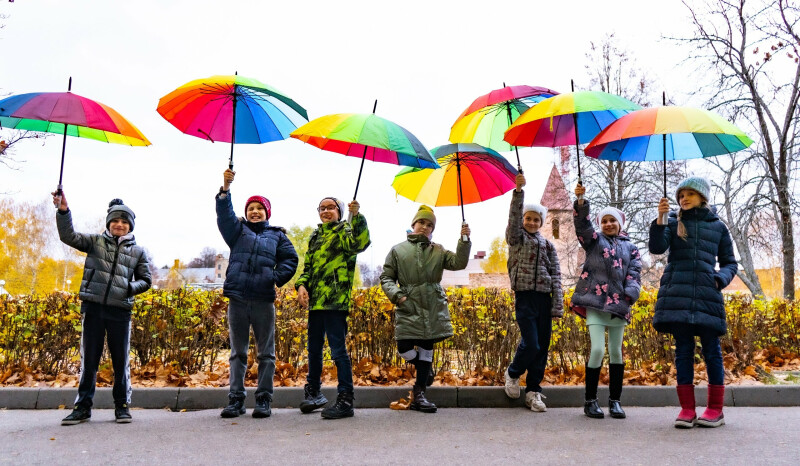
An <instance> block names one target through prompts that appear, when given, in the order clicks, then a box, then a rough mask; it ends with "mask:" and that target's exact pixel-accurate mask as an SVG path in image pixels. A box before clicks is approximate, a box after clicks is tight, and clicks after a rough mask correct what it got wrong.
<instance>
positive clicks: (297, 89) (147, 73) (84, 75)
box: [0, 0, 700, 266]
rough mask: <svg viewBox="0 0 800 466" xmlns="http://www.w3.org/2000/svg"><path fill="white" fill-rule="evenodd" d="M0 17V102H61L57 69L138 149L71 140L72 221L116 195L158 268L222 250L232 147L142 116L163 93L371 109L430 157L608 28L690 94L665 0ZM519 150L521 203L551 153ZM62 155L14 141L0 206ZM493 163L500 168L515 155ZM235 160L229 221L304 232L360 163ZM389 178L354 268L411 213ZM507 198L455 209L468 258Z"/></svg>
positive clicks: (371, 177)
mask: <svg viewBox="0 0 800 466" xmlns="http://www.w3.org/2000/svg"><path fill="white" fill-rule="evenodd" d="M0 14H5V15H7V16H8V17H7V18H6V19H5V20H3V22H4V23H5V28H3V29H0V50H2V52H0V57H2V64H0V92H3V93H15V94H16V93H26V92H55V91H64V90H66V86H67V80H68V78H69V77H70V76H72V78H73V85H72V90H73V92H75V93H76V94H79V95H82V96H84V97H88V98H91V99H93V100H96V101H99V102H102V103H104V104H106V105H109V106H111V107H113V108H114V109H116V110H117V111H118V112H120V113H121V114H122V115H123V116H125V117H126V118H128V119H129V120H130V121H131V122H132V123H133V124H134V125H136V126H137V127H138V128H139V129H140V130H141V131H142V132H143V133H144V134H145V135H146V136H147V137H148V139H150V141H151V142H152V146H149V147H144V148H142V147H129V146H121V145H114V144H105V143H100V142H97V141H91V140H87V139H80V138H68V140H67V158H66V167H65V170H64V191H65V193H66V195H67V197H68V199H69V202H70V208H71V209H72V211H73V215H74V217H75V219H76V225H78V226H80V225H84V224H88V223H93V222H95V221H96V219H97V218H99V217H104V216H105V211H106V208H107V204H108V201H109V200H110V199H112V198H114V197H119V198H121V199H123V200H124V201H125V203H126V204H128V205H129V206H130V207H131V208H132V209H133V210H134V211H135V212H136V215H137V218H136V229H135V234H136V238H137V241H138V242H139V244H141V245H143V246H145V247H147V248H148V249H149V250H150V251H151V253H152V254H153V256H154V259H155V263H156V264H157V265H158V266H161V265H164V264H168V263H170V264H171V263H172V261H173V260H174V259H181V260H183V261H189V260H190V259H191V258H193V257H195V256H197V255H198V254H199V252H200V251H201V250H202V249H203V247H206V246H210V247H213V248H215V249H218V250H225V249H226V246H225V244H224V242H223V241H222V238H221V237H220V234H219V232H218V230H217V227H216V222H215V213H214V194H215V193H216V192H217V190H218V188H219V186H220V184H221V181H222V172H223V170H224V169H225V168H226V167H227V158H228V154H229V151H230V146H229V145H228V144H224V143H213V144H212V143H210V142H208V141H204V140H201V139H199V138H195V137H192V136H188V135H185V134H183V133H181V132H180V131H178V130H177V129H176V128H174V127H173V126H172V125H170V124H169V123H168V122H166V121H165V120H164V119H163V118H161V116H160V115H159V114H158V113H157V112H156V106H157V103H158V99H159V98H160V97H162V96H163V95H165V94H167V93H168V92H170V91H172V90H173V89H175V88H176V87H178V86H180V85H182V84H184V83H186V82H188V81H191V80H194V79H199V78H204V77H208V76H211V75H216V74H232V73H233V72H234V71H238V72H239V74H240V75H243V76H247V77H252V78H255V79H258V80H260V81H262V82H265V83H267V84H269V85H271V86H273V87H275V88H277V89H279V90H281V91H283V92H284V93H285V94H286V95H288V96H289V97H291V98H293V99H294V100H295V101H296V102H298V103H299V104H300V105H302V106H304V107H305V108H306V109H307V111H308V114H309V117H310V118H316V117H319V116H322V115H326V114H330V113H344V112H360V113H368V112H370V111H371V110H372V104H373V101H374V100H375V99H377V100H378V109H377V114H379V115H380V116H382V117H384V118H387V119H390V120H392V121H394V122H396V123H398V124H400V125H401V126H403V127H405V128H406V129H408V130H409V131H411V132H412V133H414V134H415V135H416V136H417V137H418V138H419V139H420V140H421V141H422V142H423V143H424V144H425V145H426V146H428V147H429V148H432V147H434V146H437V145H440V144H445V143H447V138H448V136H449V133H450V126H451V125H452V124H453V122H454V120H455V118H456V117H457V116H458V115H459V114H460V113H461V111H462V110H463V109H464V108H466V107H467V106H468V105H469V104H470V103H471V102H472V101H473V100H474V99H475V98H476V97H478V96H479V95H482V94H485V93H487V92H489V91H490V90H492V89H495V88H498V87H502V83H503V82H505V83H507V84H509V85H517V84H527V85H534V86H545V87H549V88H552V89H555V90H558V91H562V92H566V91H569V83H570V79H571V78H572V79H575V81H576V84H577V85H579V86H580V85H581V84H583V85H586V83H587V82H588V80H587V77H586V73H585V70H584V61H585V58H584V56H585V53H586V52H587V50H588V48H589V42H590V41H600V40H601V39H602V38H603V36H604V35H605V34H607V33H612V32H613V33H615V34H616V35H617V37H618V38H619V39H620V42H621V43H622V45H623V46H625V47H627V48H628V49H629V50H630V51H631V52H632V53H634V54H635V56H636V59H637V61H638V62H639V64H640V65H641V66H642V67H643V68H645V69H647V70H649V72H650V73H651V74H652V75H653V76H655V77H656V78H657V79H658V80H659V81H660V82H662V83H664V86H665V87H668V89H667V90H668V92H671V93H672V95H677V94H679V93H680V92H682V91H685V90H686V86H687V83H686V82H685V80H686V78H685V73H684V72H682V71H680V70H679V69H678V68H677V64H678V62H679V61H680V60H681V58H682V57H681V56H680V50H679V48H678V47H677V46H676V45H675V44H674V43H672V42H669V41H665V40H661V39H660V38H661V36H662V35H667V36H670V35H677V34H681V33H685V32H686V28H687V26H688V20H687V19H686V8H685V7H684V6H683V5H682V4H681V3H680V2H679V1H677V0H662V1H659V2H657V3H652V4H651V3H650V2H642V1H641V0H615V1H607V2H598V1H596V0H572V1H563V2H541V1H533V0H522V1H503V0H495V1H485V0H484V1H472V0H461V1H438V0H437V1H430V0H429V1H416V0H408V1H405V2H382V1H374V0H373V1H349V0H342V1H338V2H331V1H317V0H312V1H305V2H290V1H284V2H274V1H273V2H270V1H263V0H261V1H235V0H226V1H214V2H211V1H204V0H203V1H200V0H191V1H190V0H181V1H163V0H159V1H150V0H137V1H126V2H118V1H108V0H97V1H80V0H73V1H63V0H62V1H55V0H51V1H44V0H16V1H15V2H13V3H11V2H7V0H0ZM676 103H677V104H681V105H699V104H700V103H698V102H686V101H683V102H682V101H680V100H678V101H677V102H676ZM654 104H657V102H654ZM2 134H3V133H2V132H0V137H2ZM520 152H521V157H522V164H523V168H525V169H526V174H527V176H528V188H527V189H526V191H527V195H528V200H530V201H538V200H539V197H540V196H541V192H542V188H543V187H544V185H543V183H544V182H545V180H546V176H547V175H548V174H549V172H550V167H551V165H552V163H553V162H554V160H555V152H554V151H553V150H552V149H547V148H536V149H531V148H524V149H521V151H520ZM60 153H61V136H58V135H53V136H51V137H49V138H48V139H47V141H46V144H42V143H41V141H26V142H22V143H20V144H18V145H17V146H16V152H15V153H14V157H15V158H16V159H17V160H19V163H18V164H17V168H18V170H10V169H7V168H5V167H2V166H0V193H4V194H0V196H13V198H14V199H15V200H19V201H26V202H41V201H43V200H45V199H47V198H48V197H49V195H48V193H49V192H50V191H52V190H53V188H55V185H56V184H57V181H58V169H59V166H58V165H59V159H60ZM504 155H506V156H507V157H508V158H509V159H510V160H512V164H515V162H514V158H513V157H514V156H513V152H510V153H505V154H504ZM234 162H235V169H236V171H237V179H236V181H235V183H234V184H233V185H232V196H233V201H234V207H235V208H236V210H237V212H239V213H240V214H241V213H242V211H243V208H244V201H245V199H246V198H247V197H248V196H250V195H252V194H261V195H264V196H266V197H268V198H269V199H270V200H271V201H272V205H273V212H272V218H271V223H272V224H274V225H281V226H285V227H287V228H288V227H289V226H291V225H293V224H297V225H301V226H304V225H315V224H316V223H317V222H318V220H319V218H318V217H317V214H316V211H315V208H316V206H317V203H318V202H319V200H320V199H321V198H322V197H325V196H330V195H333V196H337V197H340V198H341V199H343V200H345V201H347V200H349V199H351V198H352V195H353V191H354V188H355V183H356V177H357V174H358V166H359V160H358V159H355V158H351V157H344V156H342V155H339V154H334V153H331V152H325V151H321V150H319V149H316V148H314V147H312V146H309V145H306V144H303V143H301V142H300V141H297V140H294V139H288V140H286V141H279V142H272V143H268V144H262V145H244V144H242V145H237V146H236V149H235V158H234ZM399 169H400V167H397V166H394V165H388V164H381V163H371V162H366V163H365V166H364V174H363V177H362V181H361V187H360V189H359V195H358V200H359V202H360V203H361V206H362V212H363V213H364V214H365V216H366V217H367V220H368V222H369V225H370V231H371V234H372V239H373V243H372V246H371V247H370V248H369V249H368V250H367V251H366V252H364V253H363V254H362V255H361V256H360V257H359V260H360V261H363V262H368V263H373V264H381V263H383V259H384V257H385V256H386V253H387V252H388V250H389V248H390V247H391V246H392V245H393V244H395V243H397V242H400V241H402V240H404V238H405V231H406V229H407V228H408V226H409V223H410V220H411V218H412V216H413V215H414V213H415V211H416V210H417V207H418V204H415V203H413V202H411V201H409V200H406V199H405V198H402V197H396V196H395V193H394V190H393V189H392V188H391V186H390V184H391V181H392V178H393V176H394V175H395V174H396V173H397V171H398V170H399ZM568 183H569V181H568ZM509 196H510V194H506V195H505V196H503V197H499V198H495V199H492V200H489V201H487V202H485V203H483V204H475V205H468V206H466V215H467V221H468V222H469V223H470V225H471V227H472V232H473V234H472V240H473V252H474V251H477V250H486V249H488V247H489V243H490V242H491V240H492V238H494V237H497V236H502V235H503V232H504V230H505V225H506V221H507V212H508V210H507V209H508V202H509V199H510V197H509ZM654 208H655V206H654ZM435 211H436V214H437V217H438V223H437V228H436V231H435V233H434V240H435V241H437V242H440V243H443V244H444V245H445V246H446V247H448V248H454V247H455V242H456V240H457V238H458V230H459V228H460V220H461V219H460V211H459V209H458V208H457V207H441V208H436V209H435ZM53 226H54V227H55V222H53Z"/></svg>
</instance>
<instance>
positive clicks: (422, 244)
mask: <svg viewBox="0 0 800 466" xmlns="http://www.w3.org/2000/svg"><path fill="white" fill-rule="evenodd" d="M411 228H412V232H411V233H409V234H408V238H407V240H406V241H404V242H402V243H400V244H397V245H395V246H393V247H392V249H391V251H389V254H388V255H387V256H386V261H385V263H384V265H383V273H382V274H381V288H383V292H384V293H386V296H387V297H388V298H389V301H391V302H392V304H394V305H395V306H396V307H395V339H396V340H397V352H398V353H399V354H400V357H402V358H403V359H405V360H406V361H408V362H410V363H412V364H414V365H415V366H416V369H417V380H416V382H415V383H414V388H413V391H412V399H411V404H410V405H409V409H412V410H415V411H420V412H423V413H435V412H436V409H437V408H436V405H435V404H434V403H431V402H430V401H428V400H427V399H426V398H425V387H426V386H428V385H430V381H429V378H430V374H431V365H432V361H433V345H434V344H436V343H437V342H440V341H442V340H445V339H447V338H449V337H451V336H453V326H452V324H451V323H450V311H449V310H448V308H447V295H445V292H444V290H443V289H442V285H441V281H442V272H443V270H444V269H447V270H462V269H464V268H466V267H467V262H468V261H469V250H470V247H471V245H472V243H470V242H469V240H468V238H469V234H470V229H469V226H468V225H467V224H466V223H464V224H463V225H462V227H461V236H460V237H459V240H458V246H457V247H456V252H455V253H453V252H451V251H448V250H446V249H445V248H444V246H442V245H441V244H437V243H434V242H432V241H431V236H432V235H433V230H434V229H435V228H436V216H435V215H434V213H433V209H431V208H430V207H428V206H425V205H423V206H421V207H420V208H419V210H418V211H417V213H416V214H415V215H414V218H413V219H412V220H411ZM465 238H467V239H466V240H465Z"/></svg>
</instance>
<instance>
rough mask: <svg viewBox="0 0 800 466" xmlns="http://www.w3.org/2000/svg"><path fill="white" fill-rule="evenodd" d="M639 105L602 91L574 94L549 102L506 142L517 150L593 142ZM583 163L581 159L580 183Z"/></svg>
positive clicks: (514, 128)
mask: <svg viewBox="0 0 800 466" xmlns="http://www.w3.org/2000/svg"><path fill="white" fill-rule="evenodd" d="M640 108H642V107H641V106H639V105H638V104H635V103H633V102H631V101H630V100H628V99H625V98H622V97H620V96H617V95H614V94H609V93H606V92H600V91H577V92H575V91H573V92H568V93H565V94H559V95H557V96H553V97H550V98H549V99H545V100H543V101H541V102H539V103H538V104H536V105H534V106H533V107H531V108H530V110H528V111H527V112H525V113H523V114H522V116H520V117H519V118H517V121H515V122H514V124H512V125H511V126H510V127H509V128H508V130H507V131H506V134H505V140H506V141H507V142H509V143H511V144H513V145H515V146H539V147H559V146H567V145H571V144H575V153H576V155H578V144H585V143H587V142H589V141H591V140H592V139H593V138H594V137H595V136H597V134H598V133H599V132H600V131H601V130H602V129H603V128H605V127H606V126H608V125H610V124H611V122H613V121H614V120H616V119H618V118H619V117H621V116H623V115H626V114H628V113H630V112H632V111H634V110H639V109H640ZM580 182H581V159H580V157H578V183H580Z"/></svg>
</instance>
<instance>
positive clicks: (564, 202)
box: [540, 165, 572, 210]
mask: <svg viewBox="0 0 800 466" xmlns="http://www.w3.org/2000/svg"><path fill="white" fill-rule="evenodd" d="M540 202H541V203H542V205H543V206H545V207H547V209H548V210H571V209H572V201H571V200H570V198H569V192H568V191H567V187H566V186H565V185H564V180H563V179H562V178H561V174H560V173H558V169H556V166H555V165H553V169H552V170H550V178H548V179H547V185H546V186H545V187H544V193H543V194H542V200H541V201H540Z"/></svg>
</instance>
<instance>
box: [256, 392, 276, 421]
mask: <svg viewBox="0 0 800 466" xmlns="http://www.w3.org/2000/svg"><path fill="white" fill-rule="evenodd" d="M271 402H272V400H270V399H269V397H267V395H261V396H257V397H256V407H255V409H253V417H254V418H256V419H263V418H265V417H270V416H271V415H272V408H270V406H269V405H270V403H271Z"/></svg>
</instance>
